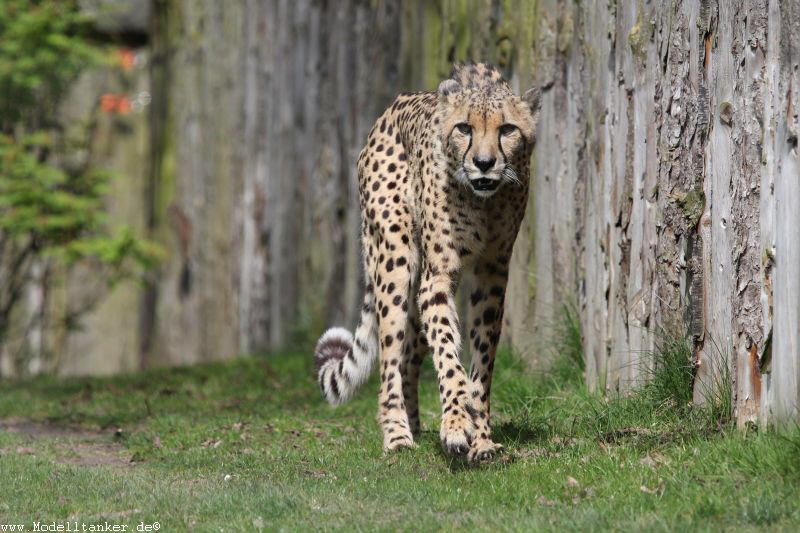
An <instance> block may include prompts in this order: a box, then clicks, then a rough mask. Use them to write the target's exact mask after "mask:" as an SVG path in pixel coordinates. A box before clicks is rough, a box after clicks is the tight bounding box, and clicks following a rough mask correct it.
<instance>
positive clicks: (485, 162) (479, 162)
mask: <svg viewBox="0 0 800 533" xmlns="http://www.w3.org/2000/svg"><path fill="white" fill-rule="evenodd" d="M495 161H497V159H496V158H494V157H478V156H477V155H476V156H475V157H473V158H472V162H473V163H475V166H476V167H478V170H480V171H481V172H486V171H487V170H489V169H490V168H492V167H493V166H494V163H495Z"/></svg>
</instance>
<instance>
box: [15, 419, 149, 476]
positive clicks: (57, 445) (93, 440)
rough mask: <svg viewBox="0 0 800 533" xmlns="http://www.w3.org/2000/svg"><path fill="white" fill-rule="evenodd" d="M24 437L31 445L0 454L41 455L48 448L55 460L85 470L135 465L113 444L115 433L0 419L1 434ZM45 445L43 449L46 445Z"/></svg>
mask: <svg viewBox="0 0 800 533" xmlns="http://www.w3.org/2000/svg"><path fill="white" fill-rule="evenodd" d="M2 431H6V432H10V433H16V434H19V435H22V436H23V437H25V438H26V440H28V441H29V443H30V444H29V445H28V446H17V447H16V448H5V449H0V455H5V454H10V453H16V454H26V455H38V454H39V453H41V451H42V450H43V449H44V446H48V445H49V448H50V449H52V450H53V451H54V452H55V458H54V459H53V461H54V462H55V463H57V464H66V465H74V466H83V467H93V466H110V467H116V468H130V467H132V466H133V465H134V463H133V462H131V456H130V454H129V453H128V452H127V450H126V449H125V448H124V447H123V446H121V445H120V444H119V443H117V442H114V440H113V439H114V437H113V433H111V432H108V431H106V432H103V431H93V430H91V429H87V428H82V427H73V426H66V425H62V424H56V423H52V422H36V421H33V420H25V419H22V418H6V419H2V420H0V432H2ZM43 445H44V446H43Z"/></svg>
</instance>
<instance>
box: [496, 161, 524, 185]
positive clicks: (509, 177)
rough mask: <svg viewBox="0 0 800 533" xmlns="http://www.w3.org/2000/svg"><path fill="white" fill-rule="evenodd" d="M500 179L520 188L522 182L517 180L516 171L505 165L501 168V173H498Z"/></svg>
mask: <svg viewBox="0 0 800 533" xmlns="http://www.w3.org/2000/svg"><path fill="white" fill-rule="evenodd" d="M500 178H501V179H504V180H506V181H510V182H511V183H513V184H514V185H518V186H520V187H521V186H522V180H520V179H519V176H518V175H517V171H516V170H514V168H513V167H512V166H511V165H506V166H505V167H503V171H502V172H501V173H500Z"/></svg>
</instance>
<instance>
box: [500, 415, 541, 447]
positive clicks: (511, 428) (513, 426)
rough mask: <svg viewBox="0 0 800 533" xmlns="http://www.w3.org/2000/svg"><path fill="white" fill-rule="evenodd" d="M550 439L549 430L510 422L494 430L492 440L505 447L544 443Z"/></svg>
mask: <svg viewBox="0 0 800 533" xmlns="http://www.w3.org/2000/svg"><path fill="white" fill-rule="evenodd" d="M549 437H550V430H549V428H545V427H542V426H536V425H532V424H528V423H523V422H517V421H509V422H503V423H502V424H498V425H497V426H495V427H494V428H492V440H494V441H495V442H499V443H500V444H502V445H503V446H508V445H512V444H513V445H520V444H529V443H531V442H537V443H538V442H544V441H547V440H548V439H549Z"/></svg>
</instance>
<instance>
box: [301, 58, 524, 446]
mask: <svg viewBox="0 0 800 533" xmlns="http://www.w3.org/2000/svg"><path fill="white" fill-rule="evenodd" d="M538 110H539V91H538V89H535V88H534V89H531V90H529V91H527V92H526V93H525V95H524V96H523V97H519V96H516V95H515V94H514V93H513V92H512V91H511V88H510V87H509V85H508V83H507V82H506V81H505V80H504V79H503V78H502V76H501V75H500V73H499V72H498V71H497V70H496V69H495V68H493V67H491V66H489V65H486V64H476V65H459V66H456V67H455V68H454V69H453V72H452V74H451V77H450V78H449V79H447V80H444V81H443V82H442V83H441V84H440V85H439V88H438V90H437V91H435V92H418V93H407V94H401V95H400V96H398V97H397V99H395V101H394V103H393V104H392V105H391V107H390V108H389V109H387V110H386V111H385V112H384V113H383V115H381V116H380V117H379V118H378V120H377V122H376V123H375V126H374V127H373V128H372V130H371V131H370V133H369V136H368V138H367V145H366V146H365V148H364V149H363V150H362V152H361V154H360V156H359V158H358V175H359V193H360V194H359V198H360V205H361V221H362V224H361V237H362V245H363V259H364V266H365V271H366V274H367V284H366V285H367V286H366V296H365V299H364V306H363V309H362V312H361V322H360V325H359V326H358V328H357V329H356V332H355V338H354V339H353V338H352V337H351V336H350V334H349V333H348V332H347V331H345V330H342V329H341V328H334V329H332V330H329V331H328V332H326V333H325V335H323V336H322V338H321V339H320V341H319V343H318V345H317V349H316V352H315V359H316V363H317V372H318V373H317V376H318V380H319V384H320V388H321V390H322V391H323V393H324V395H325V397H326V398H327V399H328V401H330V402H331V403H333V404H339V403H341V402H343V401H345V400H346V399H347V398H349V397H350V396H351V395H352V394H353V392H354V391H355V389H356V388H357V387H358V385H360V384H361V383H363V382H364V380H365V379H366V378H367V376H368V375H369V372H370V370H371V367H372V362H373V360H374V359H375V358H377V357H378V354H379V357H380V377H381V386H380V393H379V414H378V420H379V423H380V426H381V429H382V431H383V442H384V449H386V450H395V449H397V448H400V447H407V446H414V436H415V435H417V434H418V432H419V429H420V425H419V409H418V405H417V381H418V376H419V368H420V364H421V362H422V360H423V358H424V356H425V354H426V353H428V352H431V353H432V357H433V362H434V366H435V368H436V372H437V377H438V383H439V395H440V400H441V406H442V420H441V426H440V438H441V441H442V445H443V446H444V449H445V450H446V451H447V452H449V453H452V454H456V455H467V456H468V457H469V459H471V460H474V459H484V458H488V457H491V456H492V455H493V454H494V453H495V452H496V451H497V450H499V449H500V445H498V444H496V443H494V442H492V440H491V436H490V428H489V397H490V389H491V379H492V370H493V368H494V359H495V352H496V349H497V343H498V340H499V338H500V330H501V326H502V320H503V302H504V298H505V291H506V282H507V279H508V266H509V261H510V257H511V248H512V246H513V243H514V239H515V237H516V235H517V232H518V230H519V226H520V223H521V221H522V217H523V215H524V212H525V206H526V205H527V198H528V178H529V164H530V155H531V150H532V147H533V143H534V133H535V126H536V118H537V114H538ZM465 272H466V273H470V274H472V275H474V277H475V279H476V285H475V287H476V289H475V290H474V291H473V292H472V293H471V295H470V307H471V309H470V316H471V317H472V318H471V323H470V324H469V325H468V326H469V327H468V328H467V329H468V331H469V346H470V351H471V360H472V364H471V368H470V371H469V373H467V372H466V370H465V369H464V367H463V366H462V364H461V362H460V350H461V335H460V331H461V328H460V325H459V319H458V316H457V314H456V308H455V303H454V301H453V293H454V291H455V289H456V287H457V285H458V281H459V279H460V276H461V275H462V274H463V273H465Z"/></svg>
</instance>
